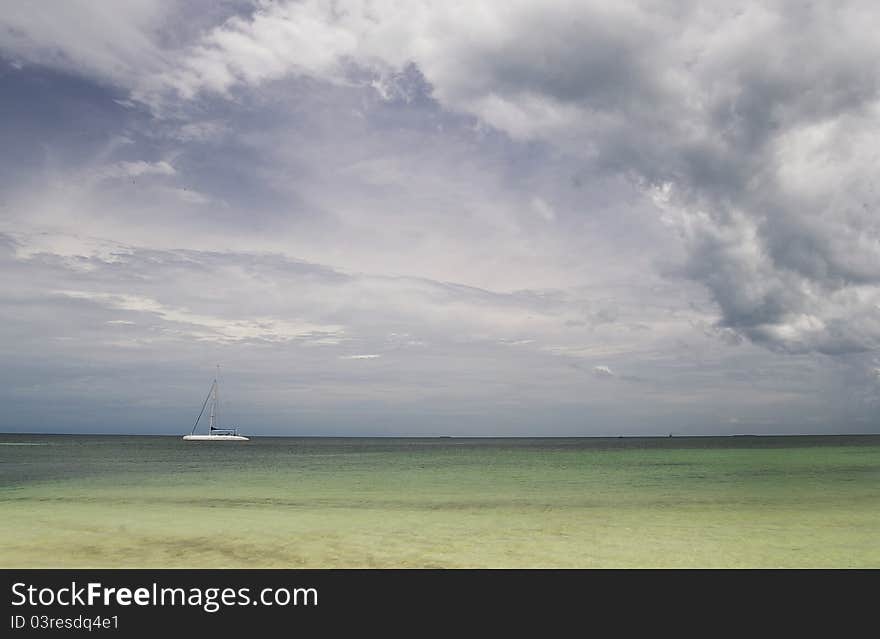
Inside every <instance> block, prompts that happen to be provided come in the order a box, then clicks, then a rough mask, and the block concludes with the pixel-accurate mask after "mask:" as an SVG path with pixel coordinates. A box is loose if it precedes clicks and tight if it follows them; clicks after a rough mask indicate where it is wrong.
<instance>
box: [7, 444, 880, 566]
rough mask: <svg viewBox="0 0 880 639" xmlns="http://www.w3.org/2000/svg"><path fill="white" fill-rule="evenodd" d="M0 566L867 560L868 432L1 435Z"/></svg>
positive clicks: (872, 503)
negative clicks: (206, 437)
mask: <svg viewBox="0 0 880 639" xmlns="http://www.w3.org/2000/svg"><path fill="white" fill-rule="evenodd" d="M0 567H7V568H9V567H169V568H186V567H192V568H195V567H241V568H244V567H275V568H304V567H314V568H356V567H407V568H430V567H442V568H465V567H468V568H472V567H476V568H513V567H530V568H543V567H551V568H552V567H557V568H576V567H605V568H621V567H625V568H661V567H703V568H710V567H738V568H757V567H832V568H843V567H853V568H864V567H872V568H877V567H880V435H858V436H856V435H853V436H785V437H771V436H761V437H655V438H650V437H646V438H629V437H627V438H494V439H493V438H448V437H447V438H331V437H327V438H324V437H255V438H252V439H251V440H250V441H249V442H244V443H213V442H199V443H194V442H184V441H182V440H181V439H180V438H179V437H164V436H121V435H120V436H103V435H102V436H97V435H95V436H86V435H27V434H0Z"/></svg>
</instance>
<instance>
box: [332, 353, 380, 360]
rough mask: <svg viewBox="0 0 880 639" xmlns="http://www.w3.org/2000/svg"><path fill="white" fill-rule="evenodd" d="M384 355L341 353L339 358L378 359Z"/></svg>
mask: <svg viewBox="0 0 880 639" xmlns="http://www.w3.org/2000/svg"><path fill="white" fill-rule="evenodd" d="M380 357H382V356H381V355H374V354H369V355H340V356H339V359H378V358H380Z"/></svg>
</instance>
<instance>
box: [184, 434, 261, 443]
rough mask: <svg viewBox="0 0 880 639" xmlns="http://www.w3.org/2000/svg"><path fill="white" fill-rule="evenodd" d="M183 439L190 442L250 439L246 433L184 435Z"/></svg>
mask: <svg viewBox="0 0 880 639" xmlns="http://www.w3.org/2000/svg"><path fill="white" fill-rule="evenodd" d="M183 439H184V440H186V441H188V442H246V441H250V440H249V439H248V438H247V437H245V436H244V435H184V436H183Z"/></svg>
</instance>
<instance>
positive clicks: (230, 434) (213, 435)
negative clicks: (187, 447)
mask: <svg viewBox="0 0 880 639" xmlns="http://www.w3.org/2000/svg"><path fill="white" fill-rule="evenodd" d="M219 376H220V367H219V366H218V367H217V377H219ZM217 377H215V378H214V381H213V382H212V383H211V388H210V389H209V390H208V396H207V397H206V398H205V403H204V404H202V410H201V411H200V412H199V416H198V417H196V423H195V424H193V427H192V430H191V431H190V433H189V435H184V436H183V439H184V440H186V441H188V442H246V441H248V438H247V437H245V436H244V435H239V434H238V430H236V428H235V427H234V426H230V427H228V428H223V427H221V426H220V425H219V419H218V415H219V412H220V399H219V397H218V389H217ZM209 402H210V403H211V412H210V414H209V417H208V423H209V426H208V434H207V435H196V427H197V426H198V425H199V421H200V420H201V419H202V415H204V414H205V408H207V407H208V403H209Z"/></svg>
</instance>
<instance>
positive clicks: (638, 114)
mask: <svg viewBox="0 0 880 639" xmlns="http://www.w3.org/2000/svg"><path fill="white" fill-rule="evenodd" d="M874 15H875V14H874V8H873V4H872V3H870V2H859V1H851V2H843V3H835V5H834V6H833V7H828V6H824V5H804V6H799V5H794V4H791V3H785V2H762V3H758V2H749V3H745V4H744V5H743V6H741V7H739V8H737V9H735V10H734V9H733V8H731V7H727V6H721V5H719V6H715V7H712V8H706V7H702V6H700V7H698V6H697V5H689V4H685V5H682V4H681V3H678V2H668V3H666V2H660V3H657V2H650V3H648V2H623V3H615V4H614V5H613V6H609V5H608V4H607V3H604V2H603V3H598V2H585V3H577V4H576V5H574V4H572V3H570V2H561V1H560V2H550V3H542V4H541V5H540V6H538V5H535V4H534V3H528V2H512V3H509V2H506V3H503V10H502V5H498V4H495V3H489V2H487V3H477V4H475V5H468V6H467V7H465V6H463V5H462V6H458V5H455V6H454V8H453V6H451V5H447V4H445V3H444V4H443V5H439V4H436V3H420V2H414V3H405V4H403V5H401V4H399V3H394V2H371V3H365V2H347V3H343V4H342V5H338V6H337V5H333V6H331V5H327V4H325V3H320V2H308V1H307V2H297V3H282V4H272V5H266V6H264V7H263V8H261V9H260V10H258V11H257V12H256V13H254V14H253V16H251V17H247V18H240V17H239V18H235V19H233V20H230V21H228V22H226V23H224V24H223V25H221V26H219V27H217V28H215V29H214V30H212V31H210V32H209V33H207V34H206V35H205V36H204V37H203V38H202V39H201V41H200V42H199V43H198V44H197V45H194V46H192V47H190V48H189V49H188V50H187V51H186V55H184V56H183V58H182V59H181V60H180V62H179V63H178V64H177V65H175V66H174V68H173V69H171V70H165V71H163V72H162V73H161V74H159V75H157V76H155V77H154V78H153V79H152V80H151V82H152V83H153V84H152V85H151V87H149V88H148V89H149V90H150V91H154V92H155V91H158V92H160V93H161V92H162V91H167V90H171V91H173V92H175V93H176V94H177V95H179V96H182V97H184V98H192V97H194V96H196V95H198V94H199V93H200V92H203V91H207V92H218V93H227V92H228V91H229V90H230V89H231V88H232V87H234V86H237V85H241V84H246V85H247V84H250V85H256V84H260V83H265V82H268V81H271V80H273V79H277V78H280V77H283V76H285V75H286V74H291V73H293V74H302V75H307V76H311V77H316V78H321V79H323V80H327V81H330V82H335V83H346V82H352V81H354V78H355V77H356V74H354V75H353V74H352V67H351V65H352V64H353V65H355V67H358V66H359V67H360V68H364V69H368V70H370V71H371V72H372V73H374V74H378V77H380V78H382V77H386V76H389V74H393V73H396V72H398V71H399V70H400V69H403V68H405V67H406V65H408V64H415V65H416V66H417V68H418V70H419V71H420V72H421V73H422V74H423V75H424V77H425V78H426V80H427V82H429V83H430V86H431V88H432V92H433V96H434V97H435V98H436V99H437V100H439V101H440V102H441V103H443V104H445V105H446V106H448V107H449V108H452V109H455V110H459V111H463V112H468V113H472V114H474V115H476V116H478V117H479V118H480V119H482V120H483V121H484V122H487V123H488V124H490V125H492V126H494V127H497V128H499V129H501V130H503V131H506V132H507V133H509V134H510V135H512V136H514V137H517V138H522V139H543V140H547V141H550V142H552V143H554V144H556V145H559V147H560V148H563V149H565V150H566V151H567V152H569V153H573V154H575V155H578V156H580V157H582V158H583V160H584V161H585V162H589V163H591V164H592V165H593V166H594V167H595V168H596V169H597V170H606V171H614V172H621V173H623V174H625V175H628V176H630V177H631V178H632V179H633V180H634V181H635V183H636V184H637V185H639V188H641V189H642V190H643V192H644V193H645V194H646V195H652V194H654V193H656V191H657V189H660V190H662V192H663V193H664V194H665V195H664V198H663V202H662V205H663V208H664V209H665V215H666V219H667V221H669V223H670V224H671V225H672V226H673V227H675V228H676V229H677V231H678V232H679V233H680V234H681V236H682V240H683V242H684V243H685V244H686V246H687V248H688V251H689V259H688V262H687V265H686V268H685V269H684V270H683V271H682V272H683V273H684V274H686V275H687V276H688V277H691V278H693V279H695V280H697V281H699V282H701V283H703V284H704V285H705V286H706V287H708V289H709V290H710V291H711V293H712V295H713V297H714V299H715V301H716V302H717V304H718V307H719V309H720V312H721V317H720V319H719V321H718V327H719V328H723V329H729V330H731V331H733V332H735V333H737V334H739V335H742V336H744V337H747V338H749V339H751V340H753V341H755V342H757V343H759V344H763V345H765V346H768V347H769V348H772V349H777V350H781V351H787V352H803V351H814V350H815V351H820V352H824V353H832V354H833V353H843V352H853V351H865V350H873V349H875V348H876V347H877V345H878V338H880V331H878V329H880V324H878V317H877V316H878V313H877V302H878V284H880V280H878V276H877V273H880V268H878V266H880V248H878V246H880V233H878V229H877V226H876V224H875V223H874V222H873V219H874V217H875V216H876V210H877V208H878V205H880V198H878V194H877V192H876V190H875V189H874V188H873V186H872V184H873V182H872V175H873V174H874V172H875V170H876V167H877V166H878V158H877V156H876V151H875V149H876V148H877V147H878V144H877V142H878V140H877V135H878V134H877V131H878V130H880V101H878V87H880V75H878V71H877V70H876V68H875V67H874V66H872V65H870V64H866V62H865V61H866V60H870V59H874V58H876V57H877V55H878V54H880V44H878V41H877V40H876V39H875V38H872V37H870V36H869V34H868V31H867V30H866V29H865V28H864V25H865V24H868V23H869V22H870V20H871V19H872V17H873V16H874ZM756 42H760V43H761V46H759V47H756V46H755V43H756ZM843 43H846V44H845V45H844V44H843ZM371 82H373V84H375V83H376V81H375V80H371ZM379 83H380V85H381V84H382V81H381V80H380V81H379ZM380 92H381V93H382V94H383V95H385V96H386V97H387V91H385V90H384V89H381V90H380ZM143 95H145V96H146V95H148V93H144V94H143ZM145 99H148V98H145ZM533 207H534V208H535V210H536V211H537V212H538V213H539V214H540V215H541V216H543V217H545V218H547V219H552V209H551V208H550V207H549V206H547V205H546V203H542V201H541V200H540V199H539V198H538V199H535V200H534V202H533Z"/></svg>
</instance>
